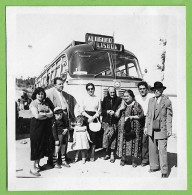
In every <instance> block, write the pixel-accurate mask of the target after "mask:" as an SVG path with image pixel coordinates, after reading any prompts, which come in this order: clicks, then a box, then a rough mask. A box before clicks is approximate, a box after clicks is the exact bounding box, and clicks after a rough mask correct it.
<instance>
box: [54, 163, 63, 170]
mask: <svg viewBox="0 0 192 195" xmlns="http://www.w3.org/2000/svg"><path fill="white" fill-rule="evenodd" d="M54 168H56V169H61V168H62V167H61V165H59V164H58V163H56V164H55V166H54Z"/></svg>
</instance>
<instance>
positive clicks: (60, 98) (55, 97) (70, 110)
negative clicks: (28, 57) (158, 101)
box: [46, 77, 76, 167]
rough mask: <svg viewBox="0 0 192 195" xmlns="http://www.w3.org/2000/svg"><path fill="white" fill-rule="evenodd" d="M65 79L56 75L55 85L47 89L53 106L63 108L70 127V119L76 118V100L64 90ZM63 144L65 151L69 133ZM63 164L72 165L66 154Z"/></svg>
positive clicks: (62, 157) (64, 116)
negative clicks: (67, 160)
mask: <svg viewBox="0 0 192 195" xmlns="http://www.w3.org/2000/svg"><path fill="white" fill-rule="evenodd" d="M63 84H64V80H63V79H62V78H60V77H56V78H55V79H54V87H53V88H51V89H49V90H47V91H46V93H47V97H48V98H49V100H50V101H51V102H52V105H53V108H52V109H54V108H56V107H60V108H62V110H63V120H65V122H66V123H67V124H68V127H70V121H74V120H75V114H74V109H75V106H76V100H75V98H74V97H73V96H71V95H70V94H68V93H66V92H64V91H63ZM64 142H65V143H63V145H65V151H67V143H68V133H67V134H66V136H65V139H64ZM61 159H62V165H63V166H65V167H70V165H69V164H68V163H67V162H66V154H65V156H61Z"/></svg>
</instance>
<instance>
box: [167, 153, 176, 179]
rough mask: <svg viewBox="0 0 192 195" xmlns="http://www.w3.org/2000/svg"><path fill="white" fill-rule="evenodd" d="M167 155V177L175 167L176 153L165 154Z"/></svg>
mask: <svg viewBox="0 0 192 195" xmlns="http://www.w3.org/2000/svg"><path fill="white" fill-rule="evenodd" d="M167 155H168V163H169V170H168V171H169V175H170V173H171V169H172V168H173V167H177V153H171V152H168V153H167Z"/></svg>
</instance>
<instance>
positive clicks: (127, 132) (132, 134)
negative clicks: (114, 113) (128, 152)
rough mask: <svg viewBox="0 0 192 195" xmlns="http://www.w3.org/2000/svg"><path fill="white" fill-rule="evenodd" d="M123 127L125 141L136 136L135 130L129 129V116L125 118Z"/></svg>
mask: <svg viewBox="0 0 192 195" xmlns="http://www.w3.org/2000/svg"><path fill="white" fill-rule="evenodd" d="M124 129H125V140H126V141H130V140H131V139H135V138H136V132H135V131H134V130H132V129H131V120H130V118H128V119H127V120H126V122H125V125H124Z"/></svg>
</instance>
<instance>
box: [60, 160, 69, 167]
mask: <svg viewBox="0 0 192 195" xmlns="http://www.w3.org/2000/svg"><path fill="white" fill-rule="evenodd" d="M62 166H64V167H67V168H69V167H71V166H70V165H69V164H67V162H66V161H64V162H62Z"/></svg>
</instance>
